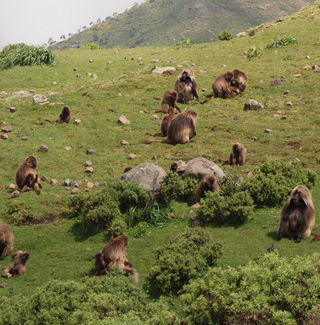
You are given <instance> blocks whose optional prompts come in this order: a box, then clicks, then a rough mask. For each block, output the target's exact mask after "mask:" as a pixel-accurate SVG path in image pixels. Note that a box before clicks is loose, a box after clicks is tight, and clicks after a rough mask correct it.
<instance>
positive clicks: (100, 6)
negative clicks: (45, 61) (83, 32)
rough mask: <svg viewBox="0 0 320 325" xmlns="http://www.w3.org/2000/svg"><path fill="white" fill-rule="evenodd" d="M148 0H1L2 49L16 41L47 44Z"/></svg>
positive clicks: (0, 38) (0, 28) (0, 37)
mask: <svg viewBox="0 0 320 325" xmlns="http://www.w3.org/2000/svg"><path fill="white" fill-rule="evenodd" d="M135 2H137V3H138V4H141V3H142V2H144V0H115V1H113V0H50V1H49V0H0V50H1V49H2V48H3V47H4V46H6V45H8V44H13V43H27V44H29V45H43V44H45V43H47V41H48V40H49V38H50V37H52V38H53V39H54V40H55V41H57V42H58V41H60V36H61V35H65V36H66V37H68V34H69V33H72V34H73V33H75V32H76V31H77V29H79V28H81V27H83V26H87V27H90V22H96V21H97V19H99V18H100V19H101V20H104V19H105V18H106V17H108V16H112V14H113V13H114V12H117V13H122V12H124V11H125V10H126V9H130V8H131V7H132V6H133V5H134V3H135Z"/></svg>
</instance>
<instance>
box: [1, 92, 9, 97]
mask: <svg viewBox="0 0 320 325" xmlns="http://www.w3.org/2000/svg"><path fill="white" fill-rule="evenodd" d="M7 95H8V94H7V93H6V92H5V91H0V96H7Z"/></svg>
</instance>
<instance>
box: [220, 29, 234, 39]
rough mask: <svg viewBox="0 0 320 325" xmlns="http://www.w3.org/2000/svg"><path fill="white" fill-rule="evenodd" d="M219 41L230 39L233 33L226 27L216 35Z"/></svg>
mask: <svg viewBox="0 0 320 325" xmlns="http://www.w3.org/2000/svg"><path fill="white" fill-rule="evenodd" d="M218 38H219V40H220V41H230V40H231V39H233V35H232V34H231V32H229V31H228V30H227V29H225V30H224V31H222V32H221V34H220V35H219V36H218Z"/></svg>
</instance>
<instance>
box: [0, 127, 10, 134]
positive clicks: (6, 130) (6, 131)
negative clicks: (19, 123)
mask: <svg viewBox="0 0 320 325" xmlns="http://www.w3.org/2000/svg"><path fill="white" fill-rule="evenodd" d="M1 132H5V133H9V132H12V126H8V125H4V126H3V127H2V128H1Z"/></svg>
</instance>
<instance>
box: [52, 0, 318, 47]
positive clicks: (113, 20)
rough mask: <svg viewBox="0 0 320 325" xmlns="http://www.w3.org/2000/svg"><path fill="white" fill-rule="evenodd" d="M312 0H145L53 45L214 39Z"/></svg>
mask: <svg viewBox="0 0 320 325" xmlns="http://www.w3.org/2000/svg"><path fill="white" fill-rule="evenodd" d="M311 3H313V1H312V0H301V1H295V0H287V1H272V0H249V1H248V0H247V1H241V0H230V1H228V3H223V2H222V1H221V0H174V1H173V0H147V1H146V2H145V3H143V4H141V5H135V6H133V7H132V8H131V9H130V10H126V12H124V13H122V14H120V15H117V16H115V17H107V18H106V20H105V21H104V22H102V23H100V24H97V25H95V26H92V27H90V28H88V29H86V30H84V31H82V32H79V33H77V34H75V35H73V36H72V37H70V38H69V39H67V40H65V41H63V42H60V43H57V44H55V45H54V46H53V47H52V49H68V48H70V47H71V45H72V44H74V43H76V42H79V45H80V47H81V46H83V45H84V44H86V43H90V42H96V43H97V44H99V45H101V46H104V47H106V48H113V47H117V46H121V47H128V48H132V47H137V46H162V45H173V44H175V43H176V42H177V41H179V40H181V39H183V38H190V39H192V40H193V41H194V42H195V43H203V42H211V41H215V40H217V39H218V35H219V34H220V33H221V32H222V31H223V30H224V29H228V30H229V31H231V32H232V33H233V34H236V33H238V32H241V31H244V30H246V29H248V28H250V27H253V26H257V25H259V24H261V23H263V22H266V21H272V20H274V19H277V18H280V17H284V16H286V15H288V14H290V13H292V12H294V11H297V10H299V9H301V8H302V7H304V6H307V5H309V4H311Z"/></svg>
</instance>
